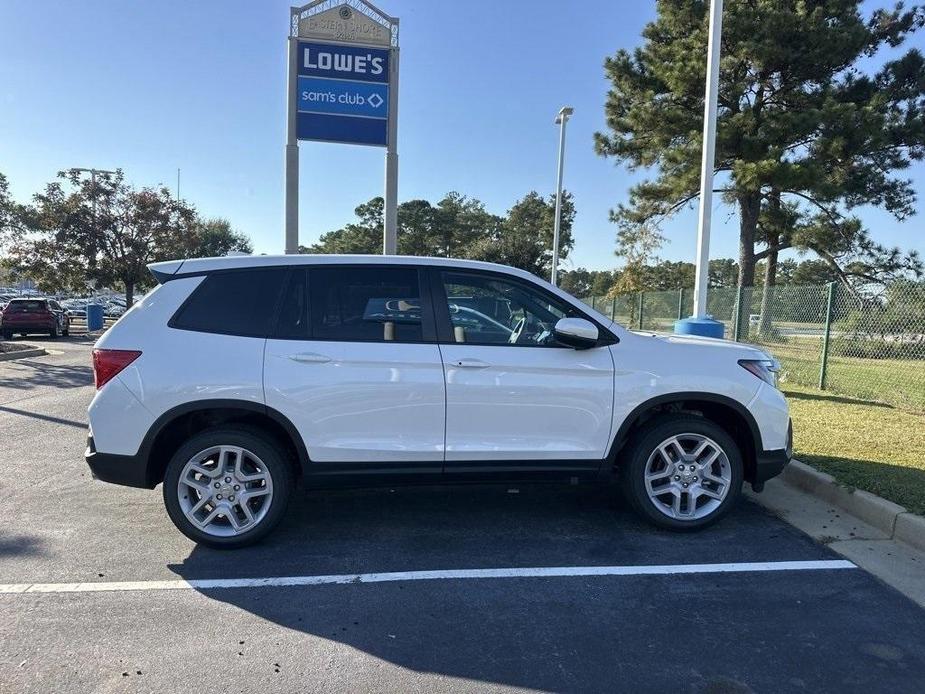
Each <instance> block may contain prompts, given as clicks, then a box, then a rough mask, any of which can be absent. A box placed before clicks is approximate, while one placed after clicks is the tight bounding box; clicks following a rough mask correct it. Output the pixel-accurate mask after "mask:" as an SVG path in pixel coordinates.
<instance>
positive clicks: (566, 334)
mask: <svg viewBox="0 0 925 694" xmlns="http://www.w3.org/2000/svg"><path fill="white" fill-rule="evenodd" d="M553 333H554V334H555V336H556V340H558V341H559V342H561V343H562V344H563V345H568V346H569V347H574V348H575V349H588V348H590V347H594V346H595V345H596V344H597V338H598V332H597V326H596V325H594V323H592V322H591V321H588V320H585V319H584V318H560V319H559V321H558V322H557V323H556V327H555V328H553Z"/></svg>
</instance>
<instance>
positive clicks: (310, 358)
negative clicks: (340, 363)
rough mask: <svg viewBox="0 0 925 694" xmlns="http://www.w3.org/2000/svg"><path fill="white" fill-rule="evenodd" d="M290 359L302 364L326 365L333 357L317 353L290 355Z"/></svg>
mask: <svg viewBox="0 0 925 694" xmlns="http://www.w3.org/2000/svg"><path fill="white" fill-rule="evenodd" d="M289 358H290V359H292V361H297V362H299V363H300V364H326V363H327V362H329V361H331V357H328V356H326V355H324V354H318V353H317V352H299V353H298V354H290V355H289Z"/></svg>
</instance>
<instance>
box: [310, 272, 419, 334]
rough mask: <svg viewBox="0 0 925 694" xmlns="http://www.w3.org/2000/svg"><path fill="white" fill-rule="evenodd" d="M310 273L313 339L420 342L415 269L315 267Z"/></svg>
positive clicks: (417, 284)
mask: <svg viewBox="0 0 925 694" xmlns="http://www.w3.org/2000/svg"><path fill="white" fill-rule="evenodd" d="M308 275H309V284H310V291H309V295H310V297H311V302H310V303H311V307H310V312H311V321H312V338H313V339H316V340H344V341H379V342H381V341H386V342H391V341H396V342H420V341H422V340H423V328H422V325H421V290H420V286H419V283H418V271H417V270H416V269H414V268H401V267H314V268H312V269H311V270H309V272H308Z"/></svg>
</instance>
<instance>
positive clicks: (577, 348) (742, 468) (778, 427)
mask: <svg viewBox="0 0 925 694" xmlns="http://www.w3.org/2000/svg"><path fill="white" fill-rule="evenodd" d="M150 268H151V271H152V273H153V274H154V276H155V278H156V279H157V280H158V282H159V286H158V287H156V288H155V289H154V291H152V292H150V293H149V294H148V295H147V296H146V297H145V298H144V299H143V300H142V301H141V302H140V303H139V304H138V305H137V308H136V309H134V310H132V311H130V312H129V313H127V314H126V315H125V316H123V318H122V320H121V321H120V322H119V323H117V324H116V325H115V326H114V327H113V328H111V329H110V330H109V331H108V332H107V333H106V334H105V335H103V337H101V338H100V340H99V341H98V342H97V344H96V346H95V349H94V351H93V365H94V373H95V378H96V387H97V392H96V396H95V397H94V399H93V402H92V403H91V405H90V407H89V421H90V433H89V439H88V448H87V452H86V459H87V462H88V464H89V466H90V468H91V470H92V472H93V474H94V476H96V477H97V478H98V479H101V480H105V481H108V482H114V483H117V484H124V485H129V486H135V487H146V488H154V487H155V486H156V485H158V484H161V483H163V485H162V486H163V490H162V491H163V497H164V502H165V505H166V508H167V513H168V514H169V515H170V518H171V519H172V520H173V522H174V523H175V524H176V526H177V527H178V528H179V529H180V531H182V532H183V533H184V534H185V535H187V536H188V537H190V538H192V539H193V540H195V541H196V542H199V543H202V544H205V545H210V546H215V547H237V546H241V545H245V544H248V543H251V542H254V541H256V540H258V539H259V538H261V537H263V536H264V535H266V534H267V533H268V532H269V531H270V530H271V529H272V528H273V527H274V526H275V525H276V524H277V523H278V522H279V520H280V518H281V517H282V515H283V512H284V510H285V508H286V505H287V503H288V502H289V499H290V496H291V493H292V490H293V487H294V486H295V485H296V484H297V483H301V484H302V485H305V486H330V485H336V484H353V485H356V484H371V483H374V482H376V483H386V484H396V483H400V482H402V481H406V482H411V481H415V482H417V481H428V482H445V483H451V482H463V481H466V482H468V481H472V480H499V481H509V480H511V481H513V480H537V479H543V480H554V481H561V482H564V483H571V484H574V483H577V482H585V481H587V482H606V481H608V480H610V479H612V478H614V477H616V478H617V479H618V480H619V481H620V483H621V485H622V487H623V490H624V492H625V493H626V495H627V497H628V499H629V500H630V502H631V504H632V505H633V507H634V508H635V509H636V510H637V511H638V512H639V513H640V514H641V515H642V516H643V517H645V518H646V519H647V520H649V521H651V522H652V523H654V524H656V525H659V526H662V527H665V528H671V529H674V530H689V529H695V528H701V527H704V526H706V525H708V524H710V523H712V522H714V521H716V520H717V519H719V518H720V517H722V516H723V515H724V514H726V513H727V512H728V511H729V510H730V508H731V507H732V505H733V504H734V503H735V501H736V498H737V497H738V496H739V493H740V488H741V485H742V483H743V481H747V482H750V483H751V484H752V486H753V487H754V488H755V489H760V488H761V487H762V485H763V483H764V481H765V480H767V479H769V478H770V477H773V476H774V475H776V474H778V473H779V472H780V471H781V470H782V469H783V468H784V466H785V465H786V464H787V462H788V461H789V460H790V457H791V439H792V436H791V428H790V419H789V416H788V410H787V403H786V400H785V399H784V397H783V395H782V394H781V393H780V391H779V390H778V389H777V387H776V383H775V371H776V368H777V364H776V362H775V361H774V360H773V359H772V358H771V357H770V356H769V355H768V354H766V353H765V352H763V351H761V350H759V349H757V348H755V347H750V346H746V345H742V344H737V343H733V342H727V341H723V340H712V339H707V338H696V337H690V336H657V335H651V334H646V335H643V334H638V333H634V332H631V331H629V330H627V329H625V328H623V327H622V326H620V325H617V324H616V323H614V322H613V321H611V320H610V319H608V318H607V317H606V316H604V315H602V314H600V313H597V312H596V311H594V310H592V309H589V308H588V307H587V306H586V305H584V304H582V303H581V302H580V301H578V300H577V299H574V298H573V297H571V296H570V295H568V294H567V293H565V292H563V291H561V290H559V289H557V288H556V287H553V286H551V285H549V284H547V283H546V282H543V281H541V280H538V279H537V278H536V277H534V276H533V275H530V274H528V273H526V272H523V271H520V270H515V269H512V268H509V267H504V266H500V265H493V264H489V263H480V262H474V261H462V260H447V259H427V258H415V257H397V256H396V257H374V256H283V257H272V256H260V257H233V258H208V259H198V260H186V261H172V262H165V263H155V264H153V265H151V266H150ZM422 522H424V521H423V519H422ZM139 532H142V530H141V529H140V530H139Z"/></svg>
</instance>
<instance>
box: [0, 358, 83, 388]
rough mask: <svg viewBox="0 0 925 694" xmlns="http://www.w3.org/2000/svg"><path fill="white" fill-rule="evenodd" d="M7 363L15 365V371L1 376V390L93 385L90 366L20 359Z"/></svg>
mask: <svg viewBox="0 0 925 694" xmlns="http://www.w3.org/2000/svg"><path fill="white" fill-rule="evenodd" d="M7 363H8V364H11V365H13V366H14V369H15V370H14V371H13V372H12V373H9V372H5V374H4V375H3V376H0V388H15V389H18V390H29V389H32V388H39V387H43V386H51V387H53V388H80V387H82V386H88V385H92V383H93V369H92V368H91V367H90V366H73V365H71V366H67V365H61V364H49V363H47V362H43V361H35V360H33V359H18V360H16V361H15V362H7Z"/></svg>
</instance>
